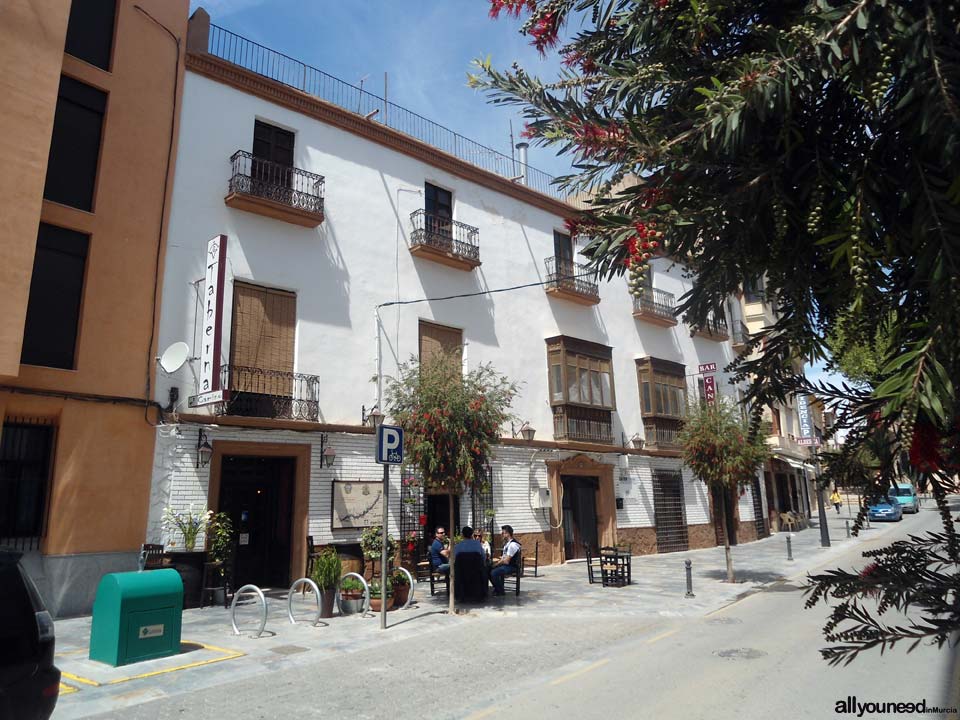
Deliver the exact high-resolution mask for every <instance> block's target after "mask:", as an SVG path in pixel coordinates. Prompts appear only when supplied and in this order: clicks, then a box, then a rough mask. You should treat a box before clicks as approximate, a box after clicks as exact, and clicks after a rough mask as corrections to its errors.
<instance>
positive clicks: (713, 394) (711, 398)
mask: <svg viewBox="0 0 960 720" xmlns="http://www.w3.org/2000/svg"><path fill="white" fill-rule="evenodd" d="M703 399H704V400H706V402H707V405H713V404H714V403H715V402H716V401H717V381H716V378H714V376H713V375H704V376H703Z"/></svg>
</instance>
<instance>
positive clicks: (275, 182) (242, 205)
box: [223, 150, 324, 228]
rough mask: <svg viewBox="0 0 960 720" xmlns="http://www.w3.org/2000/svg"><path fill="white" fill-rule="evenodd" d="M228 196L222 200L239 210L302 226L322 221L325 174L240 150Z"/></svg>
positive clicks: (231, 159) (234, 163)
mask: <svg viewBox="0 0 960 720" xmlns="http://www.w3.org/2000/svg"><path fill="white" fill-rule="evenodd" d="M230 162H231V164H232V165H233V174H232V175H231V176H230V184H229V186H228V192H227V196H226V197H225V198H224V199H223V201H224V202H225V203H226V204H227V206H228V207H232V208H236V209H237V210H246V211H247V212H252V213H257V214H258V215H265V216H266V217H271V218H275V219H277V220H283V221H284V222H288V223H293V224H294V225H300V226H302V227H309V228H314V227H317V226H318V225H319V224H320V223H322V222H323V189H324V188H323V185H324V180H323V176H322V175H316V174H314V173H311V172H307V171H306V170H301V169H300V168H295V167H288V166H286V165H281V164H280V163H275V162H271V161H270V160H261V159H260V158H256V157H254V156H253V155H252V154H251V153H248V152H245V151H243V150H238V151H237V152H235V153H234V154H233V156H232V157H231V158H230Z"/></svg>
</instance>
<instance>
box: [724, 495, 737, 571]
mask: <svg viewBox="0 0 960 720" xmlns="http://www.w3.org/2000/svg"><path fill="white" fill-rule="evenodd" d="M720 490H721V492H720V527H721V528H722V530H723V554H724V556H725V557H726V560H727V582H729V583H732V582H736V581H737V579H736V577H735V576H734V574H733V555H731V554H730V535H729V534H728V533H727V486H726V485H724V486H722V487H721V489H720Z"/></svg>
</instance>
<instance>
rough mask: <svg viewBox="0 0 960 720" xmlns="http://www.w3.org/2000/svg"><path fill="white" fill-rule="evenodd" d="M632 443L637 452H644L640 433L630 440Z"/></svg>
mask: <svg viewBox="0 0 960 720" xmlns="http://www.w3.org/2000/svg"><path fill="white" fill-rule="evenodd" d="M630 443H631V444H632V445H633V447H635V448H636V449H637V450H643V438H642V437H640V433H634V435H633V437H632V438H630Z"/></svg>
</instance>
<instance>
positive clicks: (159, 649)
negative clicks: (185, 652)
mask: <svg viewBox="0 0 960 720" xmlns="http://www.w3.org/2000/svg"><path fill="white" fill-rule="evenodd" d="M182 608H183V581H182V580H181V579H180V574H179V573H178V572H177V571H176V570H173V569H170V568H166V569H163V570H148V571H147V572H125V573H110V574H108V575H104V576H103V578H102V579H101V580H100V585H99V586H98V587H97V598H96V600H94V602H93V628H92V629H91V631H90V659H91V660H99V661H100V662H103V663H107V664H108V665H113V666H114V667H116V666H117V665H128V664H130V663H135V662H140V661H141V660H150V659H151V658H158V657H166V656H167V655H175V654H176V653H178V652H180V620H181V618H180V613H181V611H182Z"/></svg>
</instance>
